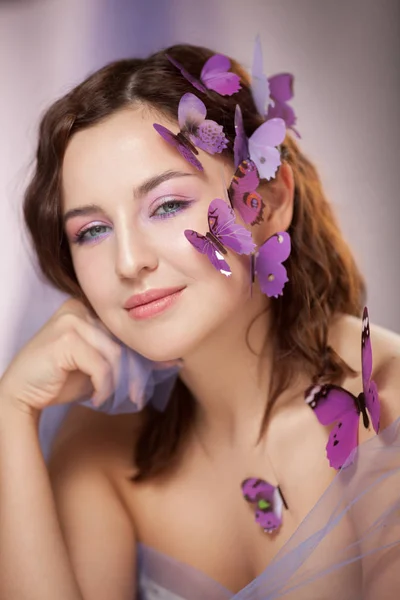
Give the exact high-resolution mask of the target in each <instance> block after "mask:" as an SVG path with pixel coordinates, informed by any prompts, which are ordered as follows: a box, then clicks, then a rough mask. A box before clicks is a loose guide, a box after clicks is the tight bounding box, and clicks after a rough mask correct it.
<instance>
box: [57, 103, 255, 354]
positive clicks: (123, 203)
mask: <svg viewBox="0 0 400 600" xmlns="http://www.w3.org/2000/svg"><path fill="white" fill-rule="evenodd" d="M154 122H158V123H161V124H162V125H165V126H166V127H168V128H169V129H171V130H172V131H175V132H177V131H178V128H177V126H174V125H171V123H170V122H169V121H166V120H164V119H162V118H159V117H155V116H154V114H152V113H151V112H150V110H146V109H126V110H123V111H120V112H119V113H116V114H114V115H113V116H111V117H109V118H108V119H107V120H105V121H104V122H102V123H100V124H97V125H95V126H93V127H91V128H88V129H85V130H83V131H80V132H78V133H77V134H75V135H74V136H73V137H72V139H71V141H70V143H69V145H68V148H67V151H66V155H65V159H64V165H63V173H62V175H63V178H62V179H63V213H64V217H65V231H66V235H67V237H68V240H69V244H70V248H71V254H72V259H73V263H74V267H75V271H76V275H77V278H78V281H79V283H80V285H81V287H82V290H83V292H84V293H85V295H86V297H87V298H88V300H89V302H90V303H91V305H92V306H93V308H94V310H95V312H96V313H97V315H98V316H99V318H100V319H101V320H102V321H103V323H104V324H105V325H106V327H107V328H108V329H109V330H110V331H111V332H112V333H113V334H114V335H115V336H117V337H118V338H119V339H120V340H121V341H122V342H124V343H125V344H126V345H128V346H129V347H131V348H133V349H134V350H136V351H137V352H139V353H141V354H143V355H144V356H146V357H148V358H150V359H153V360H170V359H174V358H177V357H183V358H184V357H185V356H186V355H188V354H189V353H191V352H192V351H193V350H194V349H196V348H198V347H199V345H200V344H201V343H202V341H204V340H205V339H206V338H208V337H209V336H211V335H215V334H216V333H217V332H218V330H219V328H221V326H223V325H224V324H225V325H226V322H227V321H230V320H232V317H234V315H235V313H236V314H237V311H240V310H243V309H244V305H245V304H246V303H247V302H248V301H249V296H250V259H249V257H248V256H238V255H236V254H234V253H232V252H230V251H228V254H227V257H226V260H227V262H228V263H229V265H230V267H231V270H232V275H231V276H230V277H226V276H224V275H223V274H221V273H220V272H219V271H217V270H216V269H215V268H214V267H213V266H212V265H211V263H210V262H209V260H208V258H207V257H206V255H204V254H201V253H199V252H198V251H197V250H196V249H195V248H194V247H193V246H192V245H191V244H190V243H189V242H188V240H187V239H186V237H185V235H184V230H185V229H193V230H195V231H197V232H199V233H201V234H203V235H204V234H205V233H206V231H208V222H207V211H208V207H209V204H210V202H211V201H212V200H213V199H214V198H225V197H226V192H225V189H226V186H227V185H228V184H229V181H230V179H231V177H232V174H233V168H231V167H229V166H228V165H226V164H224V162H223V161H222V159H221V158H220V157H218V158H216V157H212V156H210V155H208V154H206V153H204V152H202V151H199V159H200V160H201V162H202V164H203V167H204V172H203V173H201V172H200V171H197V170H196V169H195V168H194V167H192V166H191V165H190V164H189V163H188V162H187V161H186V160H185V159H184V158H183V157H182V156H181V155H180V154H179V152H177V151H176V150H175V149H174V148H173V147H171V146H169V144H167V142H165V141H164V140H163V138H162V137H161V136H160V135H159V134H158V133H157V132H156V131H155V129H154V128H153V123H154ZM176 290H179V291H178V293H176V294H171V292H174V291H176ZM147 292H152V293H153V292H154V295H155V296H161V297H164V299H159V300H157V301H154V302H152V303H151V304H147V306H146V305H143V302H144V301H146V302H148V300H149V299H151V298H152V296H150V298H149V297H147V298H146V297H145V298H141V297H140V296H139V297H136V298H135V296H137V295H140V294H143V293H147ZM132 297H134V298H133V304H138V303H139V305H138V306H137V307H136V308H134V309H133V310H131V311H129V310H127V308H126V306H125V305H126V303H127V302H128V301H129V299H131V298H132ZM153 297H154V296H153Z"/></svg>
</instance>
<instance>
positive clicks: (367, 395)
mask: <svg viewBox="0 0 400 600" xmlns="http://www.w3.org/2000/svg"><path fill="white" fill-rule="evenodd" d="M361 365H362V380H363V391H364V399H365V405H366V407H367V409H368V412H369V414H370V415H371V421H372V426H373V428H374V430H375V432H376V433H378V431H379V424H380V403H379V395H378V388H377V386H376V383H375V381H373V380H371V375H372V345H371V333H370V327H369V315H368V309H367V307H365V308H364V312H363V322H362V333H361Z"/></svg>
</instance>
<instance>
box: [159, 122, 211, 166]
mask: <svg viewBox="0 0 400 600" xmlns="http://www.w3.org/2000/svg"><path fill="white" fill-rule="evenodd" d="M153 127H154V129H155V130H156V131H157V132H158V133H159V134H160V135H161V137H162V138H164V140H165V141H166V142H168V144H170V145H171V146H173V147H174V148H176V149H177V150H178V152H179V153H180V154H181V156H183V158H184V159H185V160H187V161H188V162H189V163H190V164H191V165H193V166H194V167H195V168H196V169H198V170H199V171H203V170H204V169H203V165H202V164H201V162H200V161H199V160H198V159H197V158H196V156H195V155H194V153H193V152H192V151H191V150H190V148H189V146H188V145H187V146H186V145H185V144H183V143H182V142H181V141H180V140H179V138H178V136H177V135H175V134H174V133H172V131H170V130H169V129H167V128H166V127H164V126H163V125H160V124H159V123H153Z"/></svg>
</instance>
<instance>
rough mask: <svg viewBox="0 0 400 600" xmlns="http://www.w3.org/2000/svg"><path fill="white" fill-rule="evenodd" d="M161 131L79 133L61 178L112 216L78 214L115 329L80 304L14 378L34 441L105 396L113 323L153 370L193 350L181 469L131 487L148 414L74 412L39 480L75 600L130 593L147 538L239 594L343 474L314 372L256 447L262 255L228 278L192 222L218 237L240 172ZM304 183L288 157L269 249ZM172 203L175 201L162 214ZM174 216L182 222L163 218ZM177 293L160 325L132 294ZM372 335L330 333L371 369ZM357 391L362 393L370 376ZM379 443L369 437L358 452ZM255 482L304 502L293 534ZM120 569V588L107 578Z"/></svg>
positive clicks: (188, 360)
mask: <svg viewBox="0 0 400 600" xmlns="http://www.w3.org/2000/svg"><path fill="white" fill-rule="evenodd" d="M154 121H157V122H159V123H161V124H164V125H165V126H167V127H169V128H170V129H174V130H175V131H177V128H176V126H174V125H171V123H170V122H168V121H166V120H163V119H162V118H161V117H160V116H159V115H158V116H157V117H155V116H154V114H152V113H151V112H150V111H149V110H142V109H135V110H133V109H129V110H123V111H121V112H119V113H116V114H114V115H113V116H111V117H109V118H107V119H106V120H105V121H103V122H102V123H101V124H97V125H95V126H94V127H92V128H90V129H86V130H84V131H81V132H78V133H77V134H76V135H75V136H74V137H73V138H72V140H71V141H70V143H69V146H68V148H67V152H66V156H65V160H64V165H63V174H62V184H63V213H64V215H66V214H67V213H69V212H70V211H72V210H75V209H78V208H81V207H84V206H88V205H93V204H95V205H97V206H98V208H96V209H95V210H94V211H92V212H91V213H90V214H85V215H80V216H79V215H78V216H73V217H72V218H70V219H69V220H68V222H67V223H66V234H67V236H68V239H69V241H70V247H71V253H72V257H73V261H74V267H75V271H76V274H77V277H78V280H79V283H80V285H81V287H82V289H83V291H84V293H85V294H86V296H87V298H88V299H89V301H90V303H91V305H92V306H93V309H94V311H95V313H96V314H97V315H98V317H99V319H100V321H101V327H98V326H97V322H96V320H95V319H94V318H93V316H92V315H91V314H90V313H89V311H88V310H87V309H86V308H84V306H83V305H82V304H81V303H79V302H77V301H70V302H69V303H67V304H66V305H64V306H63V307H62V308H61V309H60V311H59V312H58V313H57V314H56V315H55V316H54V317H53V318H52V319H51V320H50V321H49V323H48V324H46V326H45V327H44V329H43V330H42V331H41V332H39V334H38V335H37V336H36V337H35V338H34V339H33V340H32V341H31V342H30V344H28V345H27V346H26V347H25V348H24V349H23V350H22V352H21V353H20V354H19V355H18V356H17V357H16V359H15V360H14V361H13V363H12V364H11V365H10V367H9V369H8V370H7V372H6V374H5V375H4V377H3V378H2V380H1V381H0V392H1V399H2V401H3V411H2V412H1V413H0V428H2V427H3V428H4V430H5V427H4V424H5V423H7V424H8V426H9V424H10V423H12V422H15V423H17V422H18V423H20V422H21V423H22V421H23V422H24V425H21V427H25V428H26V429H27V431H28V429H29V425H28V422H29V421H32V422H34V421H35V420H36V419H37V416H38V414H39V411H40V410H41V409H43V408H44V407H45V406H48V405H49V404H53V403H65V402H70V401H72V400H74V399H76V398H77V397H82V396H84V395H85V394H88V393H90V391H91V388H94V389H95V391H96V395H97V399H98V400H99V401H102V400H103V399H104V398H106V397H107V395H108V394H109V392H110V389H111V388H112V381H113V372H114V370H115V369H116V368H117V365H118V360H119V347H118V345H117V344H116V343H115V342H113V341H112V340H111V339H110V337H109V336H108V335H107V331H111V332H112V333H113V334H114V335H115V336H116V337H117V338H118V339H120V340H121V341H122V342H123V343H125V344H127V345H128V346H130V347H131V348H133V349H135V350H137V351H138V352H140V353H141V354H143V355H145V356H147V357H148V358H151V359H153V360H160V361H164V360H171V359H175V358H177V357H182V358H183V361H184V367H183V370H182V372H181V377H182V379H183V381H184V382H185V383H186V385H187V386H188V387H189V389H190V390H191V391H192V393H193V394H194V396H195V398H196V402H197V407H198V410H197V417H196V424H195V428H194V433H193V435H192V436H191V438H190V440H189V444H188V447H187V449H186V451H185V453H184V455H183V456H182V459H181V461H180V463H179V466H178V467H177V468H176V469H174V471H172V472H171V473H170V474H169V475H168V476H165V477H162V478H160V479H156V480H151V481H149V482H146V483H142V484H133V483H132V482H130V481H128V478H129V477H130V476H131V475H132V474H133V472H134V462H133V456H132V448H133V436H134V435H135V433H134V432H135V431H139V429H140V422H141V415H140V414H137V415H119V416H108V415H105V414H101V413H97V412H94V411H91V410H90V409H86V408H84V407H74V408H73V409H72V410H71V411H70V413H69V416H68V417H67V419H66V421H65V423H64V425H63V428H62V430H61V432H60V433H59V436H58V438H57V440H56V443H55V446H54V450H53V455H52V459H51V462H50V467H49V470H50V476H51V484H52V488H51V491H50V487H48V488H46V489H45V487H46V479H45V478H46V475H45V473H44V471H41V477H42V479H43V486H44V487H43V489H42V491H41V494H42V497H41V498H42V500H43V505H45V503H46V502H47V504H46V506H47V509H46V510H47V512H46V514H47V515H49V514H50V513H51V514H52V515H54V517H55V513H54V512H52V511H54V508H53V505H52V498H51V497H50V494H51V493H52V494H53V495H54V499H55V503H56V509H57V517H58V519H59V521H58V522H59V523H60V526H61V529H62V531H63V535H64V540H65V545H64V542H63V540H62V538H61V536H60V532H59V530H58V525H57V522H56V520H55V519H54V522H53V524H52V525H49V526H48V528H47V533H48V539H49V540H50V541H49V544H48V546H46V542H45V541H44V542H43V544H44V546H43V548H44V550H46V551H49V552H50V550H49V549H50V548H52V549H53V550H52V551H54V548H55V547H57V548H58V554H57V557H58V558H57V560H58V562H57V569H56V574H57V573H58V575H59V577H60V578H63V579H60V580H62V581H63V582H64V585H63V588H62V589H66V590H67V592H66V593H65V596H64V597H65V598H66V599H67V598H68V599H69V598H79V599H80V600H81V599H84V600H108V599H109V598H111V597H112V598H115V599H116V600H125V599H126V600H128V599H129V600H131V599H132V596H133V589H134V577H135V572H134V571H135V552H136V551H135V544H136V542H137V541H141V542H143V543H145V544H147V545H149V546H151V547H153V548H155V549H157V550H159V551H161V552H163V553H165V554H167V555H169V556H172V557H173V558H176V559H178V560H181V561H183V562H185V563H187V564H190V565H192V566H194V567H196V568H197V569H199V570H200V571H202V572H203V573H205V574H207V575H209V576H210V577H211V578H213V579H214V580H216V581H218V582H220V583H221V584H222V585H224V586H225V587H226V588H228V589H230V590H232V591H233V592H237V591H239V590H240V589H242V588H243V587H244V586H245V585H247V584H248V583H249V582H250V581H251V580H252V579H254V578H255V577H256V576H257V575H258V574H259V573H260V572H262V571H263V570H264V569H265V567H266V565H267V564H268V563H269V562H270V560H271V559H272V558H273V556H274V555H275V554H276V553H277V551H278V550H279V548H280V547H281V546H282V545H283V544H284V543H285V542H286V541H287V540H288V538H289V537H290V535H291V534H292V533H293V532H294V530H295V529H296V528H297V527H298V525H299V524H300V522H301V521H302V520H303V518H304V517H305V516H306V515H307V513H308V512H309V511H310V509H311V508H312V507H313V506H314V505H315V503H316V501H317V500H318V498H319V497H320V496H321V494H322V493H323V491H324V490H325V489H326V487H327V486H328V485H329V483H330V482H331V481H332V478H333V477H334V475H335V471H334V470H333V469H331V468H330V467H329V464H328V461H327V460H326V456H325V445H326V441H327V436H328V433H329V432H328V430H327V429H325V428H324V427H322V426H321V425H320V424H319V423H318V421H317V419H316V417H315V415H314V414H313V412H312V411H311V410H310V408H309V407H307V406H306V405H305V403H304V390H305V389H306V388H307V387H308V385H309V384H310V381H309V379H308V377H307V376H306V375H305V373H299V374H298V376H297V377H296V378H295V380H294V381H293V382H292V384H291V386H290V388H289V389H288V390H287V391H286V392H285V393H284V394H282V396H281V397H280V398H279V401H278V402H277V404H276V406H275V408H274V409H273V412H272V414H271V418H270V421H269V424H268V429H267V431H266V434H265V435H264V437H263V439H262V441H261V443H259V444H258V445H256V440H257V437H258V433H259V427H260V423H261V420H262V416H263V413H264V409H265V403H266V399H267V390H268V384H269V378H270V370H271V363H270V357H269V352H268V351H267V352H266V355H265V357H264V358H263V359H262V361H263V362H262V373H263V376H262V378H261V379H260V378H258V376H257V373H258V368H259V360H260V359H259V358H258V357H257V356H255V355H254V354H253V353H251V352H250V350H249V348H248V346H247V345H246V331H247V328H248V325H249V324H250V322H251V321H252V319H253V317H254V316H255V315H256V314H258V313H259V312H260V311H261V310H262V309H263V308H267V307H268V303H269V300H268V299H267V298H266V297H265V296H263V295H262V294H261V293H260V292H259V290H258V289H257V288H256V287H255V288H254V290H253V295H252V297H251V298H250V295H249V285H248V283H249V279H248V258H247V257H238V256H236V255H234V254H233V253H229V255H228V262H229V264H230V266H231V268H232V273H233V274H232V277H230V278H226V277H224V276H223V275H221V274H220V273H219V272H218V271H216V270H215V269H214V268H213V267H212V265H211V264H210V263H209V262H208V260H207V259H206V258H205V257H204V256H203V255H201V254H199V253H197V252H196V250H195V249H193V248H192V247H191V246H190V244H189V243H188V242H187V240H186V238H185V237H184V235H183V230H184V229H186V228H191V229H195V230H196V231H199V232H201V233H204V232H205V231H206V230H207V217H206V215H207V208H208V204H209V203H210V201H211V200H212V199H213V198H215V197H224V196H223V189H224V183H223V178H224V180H225V184H226V183H227V182H229V181H230V179H231V177H232V174H233V165H231V164H229V163H228V162H223V161H222V160H221V159H220V158H216V157H211V156H209V155H207V154H205V153H204V152H200V160H201V161H202V164H203V166H204V169H205V173H204V174H199V173H198V172H197V171H196V170H195V169H194V168H192V167H191V166H190V164H189V163H187V162H186V161H185V160H184V159H183V158H182V157H181V156H180V155H179V153H177V152H176V151H175V150H174V149H173V148H170V147H169V146H168V145H167V144H166V143H165V142H164V141H163V140H162V139H161V138H160V136H159V135H158V134H157V133H156V132H155V130H154V129H153V127H152V123H153V122H154ZM170 171H176V172H180V173H181V174H182V173H184V174H185V175H179V176H174V177H173V178H171V179H169V180H168V181H164V182H163V183H161V184H159V185H158V186H157V187H155V188H154V189H152V190H149V189H147V191H144V190H142V193H141V194H140V193H139V187H140V186H141V184H143V182H145V181H147V180H149V179H151V178H154V177H156V176H159V175H160V174H161V173H166V172H170ZM222 174H223V175H222ZM134 189H136V195H135V194H134V196H135V197H132V196H133V192H132V190H134ZM293 191H294V184H293V175H292V172H291V169H290V167H289V166H288V165H287V164H284V165H282V167H281V168H280V170H279V172H278V174H277V177H276V180H275V182H274V183H273V184H272V185H270V186H269V187H268V189H266V190H264V200H265V203H266V206H267V210H266V218H265V220H264V222H263V223H262V224H261V225H258V226H255V227H254V228H253V229H252V233H253V237H254V240H255V241H256V242H257V243H261V242H262V241H264V240H265V239H266V238H267V237H269V236H270V235H271V234H273V233H275V232H277V231H282V230H286V229H287V228H288V226H289V224H290V221H291V218H292V211H293ZM272 196H273V197H272ZM177 200H178V201H179V202H187V203H188V206H187V208H186V210H180V211H178V210H177V207H178V205H177V204H176V201H177ZM165 202H175V204H170V205H169V206H167V208H165V207H164V208H162V209H161V208H160V206H161V204H162V203H165ZM179 206H180V205H179ZM268 206H269V207H271V206H273V207H274V208H273V210H272V209H271V208H268ZM156 210H158V213H155V211H156ZM175 210H176V212H175V214H174V216H173V217H171V218H166V219H161V218H155V215H156V214H157V215H159V214H160V212H163V211H164V212H165V211H171V212H174V211H175ZM94 226H98V227H101V228H102V229H99V230H96V231H95V230H92V232H93V235H94V236H98V239H96V240H95V241H94V242H91V243H88V244H83V245H79V244H77V243H75V242H74V236H75V235H76V233H77V232H79V231H80V230H82V228H83V227H94ZM86 237H88V235H86ZM173 286H184V287H185V289H184V292H183V294H182V295H181V297H180V299H179V301H178V303H177V304H175V305H174V306H172V307H171V308H170V309H169V310H167V311H166V312H165V313H163V314H161V315H159V316H156V317H154V318H152V319H147V320H146V321H135V320H132V319H131V318H130V317H129V316H128V315H127V312H126V311H125V310H124V308H123V304H124V302H125V301H126V300H127V299H128V298H129V297H130V296H132V294H136V293H141V292H143V291H146V290H148V289H152V288H165V287H173ZM271 301H273V299H272V300H271ZM268 326H269V323H268V312H267V313H266V314H265V315H264V316H263V317H262V318H260V319H258V321H257V325H256V327H253V328H252V330H251V336H250V343H251V346H252V347H253V348H255V349H258V350H260V349H261V347H262V344H263V341H264V338H265V336H266V335H267V332H268ZM371 331H372V333H371V336H372V343H373V352H374V374H373V377H374V379H375V381H376V382H377V384H378V388H379V391H380V398H381V404H382V423H381V425H382V428H383V427H385V426H387V425H389V424H390V423H391V422H393V421H394V420H395V419H396V418H397V417H398V416H399V414H400V407H399V405H398V390H399V388H400V338H399V336H397V335H395V334H393V333H391V332H389V331H386V330H383V329H381V328H379V327H372V328H371ZM360 332H361V322H360V321H359V320H358V319H355V318H352V317H348V316H342V315H338V316H337V318H336V319H335V320H334V322H333V323H332V326H331V330H330V340H329V341H330V344H331V345H332V346H333V348H334V349H335V350H336V351H337V352H338V353H339V355H340V356H341V357H342V358H343V359H344V360H345V361H346V362H347V363H348V365H349V366H350V367H352V368H353V369H354V370H355V371H357V372H359V371H360ZM60 336H61V341H63V343H62V344H61V343H60ZM70 373H72V374H70ZM343 386H344V387H345V388H347V389H348V390H349V391H351V392H353V393H354V394H356V395H357V394H358V393H359V391H360V389H361V386H362V383H361V375H358V376H357V377H354V378H348V379H347V380H346V381H344V382H343ZM21 409H22V410H21ZM16 415H17V416H16ZM1 417H3V418H1ZM15 426H17V425H15ZM27 435H28V434H27ZM29 435H32V433H29ZM371 435H372V433H371V432H370V431H367V430H365V429H364V428H363V427H361V428H360V442H362V441H364V440H365V439H366V438H368V437H370V436H371ZM0 439H1V435H0ZM0 450H1V448H0ZM0 454H1V452H0ZM38 460H39V459H38ZM6 467H7V465H5V466H4V465H2V469H3V470H5V469H6ZM12 468H13V465H11V464H10V465H9V469H10V470H11V469H12ZM249 476H260V477H263V478H264V479H267V480H269V481H270V482H271V483H276V481H277V480H278V481H279V483H280V485H281V487H282V489H283V490H284V493H285V498H286V500H287V502H288V505H289V507H290V510H289V511H286V512H285V514H284V523H283V526H282V528H281V530H280V532H279V534H278V535H275V536H268V535H266V534H263V533H262V532H261V530H260V529H259V527H258V526H256V525H255V524H254V521H253V514H252V510H251V508H250V507H249V506H248V505H247V504H246V503H245V502H244V500H243V498H242V496H241V492H240V483H241V481H242V480H243V479H245V478H246V477H249ZM27 477H31V475H30V474H28V473H27ZM305 481H306V482H307V485H304V482H305ZM0 487H1V486H0ZM21 489H22V482H21ZM161 504H162V510H160V506H161ZM38 510H40V508H38ZM37 514H38V518H37V520H38V521H39V525H40V517H41V518H42V519H45V518H46V516H45V514H43V515H42V516H41V515H40V514H39V513H37ZM27 518H28V517H27ZM233 523H234V526H233V525H232V524H233ZM39 525H38V527H39ZM0 531H1V527H0ZM38 531H39V530H38ZM3 535H6V534H3ZM1 539H2V538H1V537H0V540H1ZM67 557H68V558H67ZM10 564H11V567H12V563H10ZM26 564H27V565H28V559H27V563H26ZM27 568H28V566H27ZM30 568H31V569H32V568H33V569H35V568H36V569H39V567H38V566H37V565H36V566H35V567H32V566H31V567H30ZM46 572H47V571H46ZM105 572H106V573H107V577H106V578H105V577H102V576H101V574H102V573H105ZM54 577H56V575H54ZM0 579H1V578H0ZM10 585H11V584H10ZM68 586H69V588H68ZM0 589H1V588H0ZM10 589H11V588H10ZM68 589H69V590H70V592H68ZM68 593H70V595H67V594H68ZM74 594H75V595H74ZM20 597H21V598H22V597H23V596H20ZM38 597H39V596H38ZM41 597H43V598H44V596H41ZM49 597H50V596H49ZM64 597H63V598H64ZM16 598H17V596H16Z"/></svg>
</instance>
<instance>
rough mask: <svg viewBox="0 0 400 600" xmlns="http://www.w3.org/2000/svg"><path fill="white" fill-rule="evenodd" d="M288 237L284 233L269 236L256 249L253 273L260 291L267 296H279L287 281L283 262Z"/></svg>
mask: <svg viewBox="0 0 400 600" xmlns="http://www.w3.org/2000/svg"><path fill="white" fill-rule="evenodd" d="M290 249H291V244H290V236H289V234H288V233H286V231H282V232H279V233H277V234H275V235H273V236H271V237H270V238H269V239H268V240H267V241H266V242H264V244H263V245H262V246H261V247H260V248H259V249H258V251H257V253H256V255H255V258H254V272H255V274H256V275H257V276H258V281H259V284H260V288H261V291H262V292H263V293H264V294H266V295H267V296H269V297H271V296H275V297H277V296H279V295H281V294H282V290H283V288H284V286H285V283H287V282H288V281H289V279H288V276H287V271H286V269H285V267H284V266H283V264H282V263H283V262H284V261H285V260H286V259H287V258H288V257H289V254H290Z"/></svg>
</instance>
